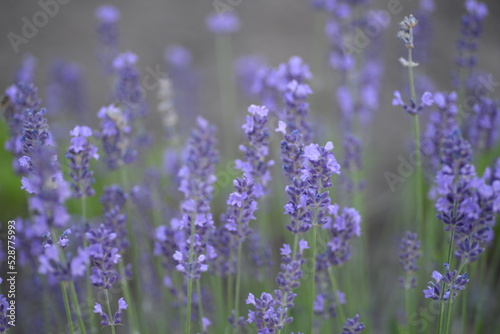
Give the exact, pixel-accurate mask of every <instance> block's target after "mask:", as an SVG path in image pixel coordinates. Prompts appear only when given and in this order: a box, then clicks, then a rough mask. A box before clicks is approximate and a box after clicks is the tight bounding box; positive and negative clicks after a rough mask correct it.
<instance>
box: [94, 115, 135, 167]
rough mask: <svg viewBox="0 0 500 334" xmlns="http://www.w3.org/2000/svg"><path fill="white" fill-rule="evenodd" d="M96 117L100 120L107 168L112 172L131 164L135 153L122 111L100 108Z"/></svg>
mask: <svg viewBox="0 0 500 334" xmlns="http://www.w3.org/2000/svg"><path fill="white" fill-rule="evenodd" d="M97 116H98V117H99V119H100V120H101V139H102V143H103V149H104V153H105V159H106V164H107V166H108V168H109V169H111V170H114V169H116V168H118V167H120V166H122V165H124V164H129V163H132V162H133V161H134V160H135V157H136V155H137V151H136V150H135V149H134V148H133V147H132V142H131V140H132V139H131V126H130V123H129V119H128V118H127V116H126V115H125V113H124V111H123V110H122V109H119V108H117V107H116V106H114V105H110V106H108V107H102V108H101V110H100V111H99V113H98V114H97Z"/></svg>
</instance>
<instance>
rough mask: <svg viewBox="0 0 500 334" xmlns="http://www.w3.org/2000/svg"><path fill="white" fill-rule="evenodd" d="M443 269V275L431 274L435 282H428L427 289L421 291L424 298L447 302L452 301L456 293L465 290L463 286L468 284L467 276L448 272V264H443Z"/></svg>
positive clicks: (455, 271)
mask: <svg viewBox="0 0 500 334" xmlns="http://www.w3.org/2000/svg"><path fill="white" fill-rule="evenodd" d="M444 267H445V269H446V273H445V274H444V275H442V274H441V273H439V272H437V271H434V272H433V273H432V278H433V279H434V280H435V281H436V282H435V283H434V282H432V281H431V282H429V285H428V286H427V289H425V290H424V291H423V292H424V296H425V298H431V299H434V300H444V301H448V300H450V298H451V300H452V301H453V300H454V299H455V298H456V297H457V295H458V293H459V292H460V291H462V290H464V289H465V286H466V285H467V283H468V282H469V278H468V276H467V274H463V275H458V272H457V270H453V271H450V265H449V264H448V263H445V264H444Z"/></svg>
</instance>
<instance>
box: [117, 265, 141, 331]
mask: <svg viewBox="0 0 500 334" xmlns="http://www.w3.org/2000/svg"><path fill="white" fill-rule="evenodd" d="M118 268H119V270H120V273H121V276H122V280H121V287H122V292H123V295H124V297H125V300H126V301H127V303H128V312H127V313H128V318H129V324H130V328H131V332H132V333H135V332H136V328H137V323H138V320H137V318H136V314H137V313H136V311H135V310H134V308H135V305H134V303H133V300H132V294H131V292H130V288H129V286H128V282H127V278H126V275H125V268H124V266H123V262H122V261H120V262H118Z"/></svg>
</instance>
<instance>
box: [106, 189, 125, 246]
mask: <svg viewBox="0 0 500 334" xmlns="http://www.w3.org/2000/svg"><path fill="white" fill-rule="evenodd" d="M127 200H128V195H127V194H126V193H125V192H124V191H123V190H122V188H120V186H118V185H111V186H109V187H106V188H104V191H103V194H102V195H101V198H100V202H101V205H102V208H103V216H104V223H105V226H106V227H107V228H109V229H111V230H112V231H113V233H116V234H117V236H118V238H117V243H116V247H118V248H119V249H120V250H121V251H123V250H124V249H125V248H127V247H128V246H129V242H128V237H127V226H126V223H127V215H126V214H125V213H123V211H124V209H125V205H126V202H127Z"/></svg>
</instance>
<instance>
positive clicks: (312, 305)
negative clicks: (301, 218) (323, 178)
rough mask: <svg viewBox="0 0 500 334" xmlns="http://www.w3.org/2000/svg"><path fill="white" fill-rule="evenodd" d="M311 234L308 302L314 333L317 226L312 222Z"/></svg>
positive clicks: (311, 331) (312, 331)
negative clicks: (309, 294)
mask: <svg viewBox="0 0 500 334" xmlns="http://www.w3.org/2000/svg"><path fill="white" fill-rule="evenodd" d="M312 229H313V235H312V245H311V249H312V253H313V258H312V266H311V268H312V275H311V276H312V277H311V296H310V297H311V302H310V310H311V327H310V328H311V330H310V333H314V300H315V297H314V296H315V294H316V253H317V249H316V243H317V239H318V226H317V225H314V224H313V227H312Z"/></svg>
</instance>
